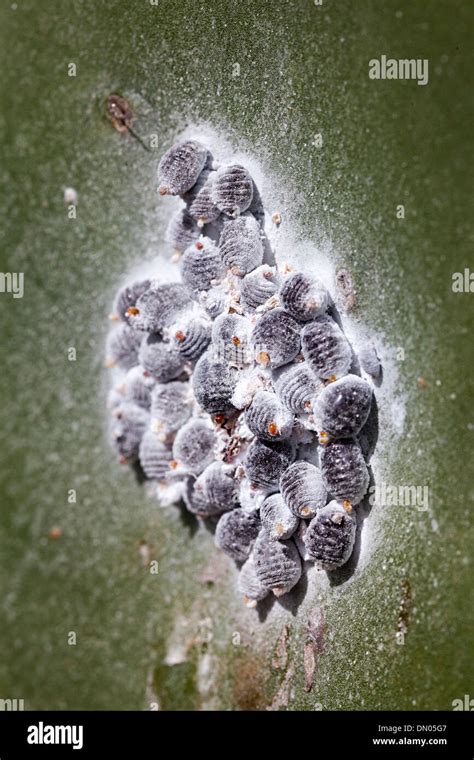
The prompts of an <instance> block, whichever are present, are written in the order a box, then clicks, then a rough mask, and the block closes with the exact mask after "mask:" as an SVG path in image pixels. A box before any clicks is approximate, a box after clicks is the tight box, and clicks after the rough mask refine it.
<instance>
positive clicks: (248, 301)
mask: <svg viewBox="0 0 474 760" xmlns="http://www.w3.org/2000/svg"><path fill="white" fill-rule="evenodd" d="M280 282H281V278H280V275H279V274H278V272H277V271H276V269H275V268H274V267H270V266H268V264H262V266H260V267H257V269H254V270H253V271H252V272H249V273H248V274H246V275H245V277H244V278H243V280H242V282H241V285H240V303H241V304H242V306H243V307H244V308H245V309H247V310H248V311H255V309H256V308H258V306H261V305H262V304H263V303H265V301H268V299H269V298H271V297H272V296H274V295H275V293H276V292H277V290H278V289H279V287H280Z"/></svg>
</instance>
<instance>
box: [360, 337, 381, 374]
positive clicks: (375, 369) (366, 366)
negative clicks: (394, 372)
mask: <svg viewBox="0 0 474 760" xmlns="http://www.w3.org/2000/svg"><path fill="white" fill-rule="evenodd" d="M358 357H359V361H360V366H361V367H362V369H363V370H364V372H367V374H368V375H370V376H371V377H373V378H374V379H376V378H378V377H380V373H381V371H382V364H381V362H380V359H379V357H378V355H377V350H376V348H375V346H374V344H373V343H367V344H366V345H365V346H363V347H362V348H361V349H360V351H359V353H358Z"/></svg>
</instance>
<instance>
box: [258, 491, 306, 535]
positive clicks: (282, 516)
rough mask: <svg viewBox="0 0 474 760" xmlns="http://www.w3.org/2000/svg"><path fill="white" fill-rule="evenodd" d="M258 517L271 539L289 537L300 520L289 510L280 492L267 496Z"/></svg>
mask: <svg viewBox="0 0 474 760" xmlns="http://www.w3.org/2000/svg"><path fill="white" fill-rule="evenodd" d="M260 519H261V521H262V525H263V527H264V528H265V530H266V531H267V533H268V535H269V536H270V538H271V539H272V540H273V541H284V540H285V539H287V538H290V536H292V535H293V533H294V532H295V530H296V529H297V527H298V525H299V522H300V521H299V518H298V517H296V516H295V515H294V514H293V512H290V510H289V509H288V507H287V506H286V504H285V502H284V501H283V496H282V495H281V494H280V493H274V494H272V495H271V496H267V498H266V499H265V501H264V502H263V504H262V506H261V507H260Z"/></svg>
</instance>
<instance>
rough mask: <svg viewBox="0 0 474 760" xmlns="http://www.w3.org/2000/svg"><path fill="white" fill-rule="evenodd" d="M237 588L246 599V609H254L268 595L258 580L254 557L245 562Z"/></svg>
mask: <svg viewBox="0 0 474 760" xmlns="http://www.w3.org/2000/svg"><path fill="white" fill-rule="evenodd" d="M237 588H238V590H239V592H240V593H241V594H242V596H243V597H244V604H245V606H246V607H250V608H254V607H256V606H257V603H258V602H260V601H261V600H262V599H265V597H266V596H267V595H268V589H267V587H266V586H264V585H263V583H261V582H260V581H259V580H258V578H257V573H256V571H255V562H254V560H253V555H252V554H251V555H250V557H249V558H248V559H247V560H246V561H245V562H244V564H243V565H242V567H241V569H240V573H239V577H238V580H237Z"/></svg>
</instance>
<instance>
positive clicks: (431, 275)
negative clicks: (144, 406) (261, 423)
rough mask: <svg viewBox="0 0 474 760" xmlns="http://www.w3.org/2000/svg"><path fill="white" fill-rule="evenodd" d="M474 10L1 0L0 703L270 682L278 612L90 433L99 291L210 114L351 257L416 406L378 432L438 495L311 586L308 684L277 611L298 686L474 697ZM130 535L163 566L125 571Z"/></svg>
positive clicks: (217, 694) (322, 698)
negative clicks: (472, 286) (168, 161)
mask: <svg viewBox="0 0 474 760" xmlns="http://www.w3.org/2000/svg"><path fill="white" fill-rule="evenodd" d="M470 23H472V11H470V10H469V4H468V3H466V2H465V1H464V0H462V1H461V0H449V2H448V1H447V0H439V1H438V2H434V0H432V2H430V3H427V2H426V0H410V2H408V1H407V0H396V1H393V2H392V1H391V0H384V2H369V1H368V0H359V1H358V2H357V3H355V2H348V1H347V0H337V1H336V0H323V5H322V6H321V7H317V6H315V5H314V3H313V2H311V0H295V1H294V2H283V1H282V2H278V3H270V2H265V0H253V2H249V0H242V1H241V2H239V3H236V2H232V1H231V0H228V1H227V2H224V0H213V1H211V2H206V3H204V2H203V3H201V2H196V1H195V0H185V1H183V0H179V2H176V0H158V4H157V6H156V7H155V6H152V5H151V4H150V3H149V2H147V0H133V1H131V0H123V1H121V2H116V1H113V0H111V1H110V2H92V1H91V0H84V1H83V2H81V1H80V0H70V1H69V2H60V0H56V1H53V0H45V1H43V0H42V1H41V2H38V1H37V0H18V2H17V3H15V4H12V3H10V2H5V0H2V2H1V7H0V30H1V31H0V67H1V71H2V77H1V84H0V94H1V103H0V105H1V116H0V142H1V145H2V147H1V151H2V160H1V187H2V207H1V212H0V227H1V233H0V234H1V245H0V256H1V261H0V265H1V269H2V271H23V272H24V273H25V295H24V298H23V299H18V300H13V299H12V298H11V296H9V295H7V294H0V314H1V326H2V341H1V366H2V372H1V373H0V393H1V399H2V404H1V406H0V423H1V430H2V445H1V467H0V488H1V510H0V524H1V546H2V551H1V555H0V568H1V587H2V623H1V626H0V629H1V631H0V642H1V645H0V650H1V652H2V657H1V663H0V697H2V698H7V697H11V698H14V697H17V698H23V699H25V701H26V705H27V707H30V708H40V709H53V708H58V709H74V708H76V709H125V708H128V709H148V707H149V705H150V703H152V702H154V701H157V702H158V703H159V704H160V707H163V708H170V709H183V708H199V707H202V706H204V707H213V708H254V707H256V708H263V707H265V706H268V705H269V704H271V703H272V700H273V698H274V696H275V694H276V693H277V692H278V689H279V686H280V684H281V683H282V682H284V678H285V676H284V673H283V671H282V669H275V668H274V667H272V665H271V652H272V650H273V648H274V643H275V639H276V638H277V637H278V635H279V633H280V631H281V628H282V627H283V625H284V623H285V616H284V615H283V614H282V615H280V617H276V616H273V618H272V616H271V615H270V616H269V618H268V620H267V622H266V623H264V622H262V623H259V622H258V620H257V618H256V616H255V614H254V613H252V612H246V613H245V614H244V613H242V612H241V609H240V602H239V600H238V599H237V597H236V595H235V592H234V590H233V588H232V583H233V579H234V574H233V570H232V568H231V567H230V564H227V562H226V561H224V562H222V561H219V564H218V567H219V581H218V582H217V583H216V584H214V586H207V585H206V584H204V583H203V582H202V580H201V573H202V570H203V568H204V567H205V565H206V563H207V562H208V561H209V559H210V558H211V560H212V557H213V556H214V549H213V544H212V537H211V536H210V535H209V534H208V533H206V532H205V531H202V532H201V531H200V532H199V533H197V534H195V535H193V534H192V530H191V528H190V526H189V525H187V526H186V525H185V523H184V522H183V520H182V518H181V516H180V513H179V512H178V511H177V510H174V509H171V510H168V511H165V510H162V509H160V508H159V507H157V505H156V503H155V502H153V501H152V500H151V499H149V498H148V497H147V496H146V494H145V491H144V490H143V488H141V487H140V486H139V485H138V484H136V483H135V482H134V480H133V478H132V477H131V476H130V474H129V473H128V472H126V471H125V470H123V469H120V468H119V466H118V465H117V464H116V463H115V462H114V461H113V457H112V455H111V453H110V450H109V448H108V445H107V442H106V439H105V425H104V412H103V407H104V387H105V386H104V370H103V368H102V361H103V356H102V347H103V339H104V334H105V330H106V329H107V320H106V316H107V313H108V311H109V308H110V300H111V296H112V294H113V292H114V289H115V287H116V285H117V282H118V281H119V278H120V277H121V275H122V274H123V273H124V272H125V271H126V270H127V269H129V268H130V266H131V265H132V264H133V263H134V262H136V261H140V260H142V259H144V258H147V257H148V258H150V257H151V256H153V255H154V253H156V251H157V245H158V241H160V240H161V239H162V236H163V231H164V224H165V219H164V214H163V211H162V210H158V211H157V209H160V208H161V207H159V203H158V200H157V197H156V193H155V185H154V173H155V169H156V162H157V159H158V157H159V155H160V154H161V153H162V152H163V150H164V149H166V148H167V147H169V145H170V144H171V142H172V141H173V140H174V139H175V137H176V135H177V134H178V133H179V132H180V131H181V130H182V129H183V128H184V127H186V125H188V124H189V123H196V122H197V123H199V122H200V121H205V122H208V123H209V124H211V125H212V126H213V127H214V128H215V129H217V130H223V132H224V133H225V134H227V135H230V136H231V137H233V138H234V139H235V141H236V144H237V146H239V147H240V146H245V147H246V148H248V149H249V150H250V151H251V152H252V153H254V154H255V155H256V156H257V157H258V158H259V160H260V161H261V163H262V165H263V166H264V167H265V169H266V170H267V171H269V172H274V173H275V175H276V176H278V177H279V178H280V182H281V185H282V192H283V193H284V196H285V197H286V199H287V218H288V220H289V222H290V223H291V222H292V221H297V222H298V224H299V225H300V226H301V229H302V230H303V231H304V234H305V235H307V236H310V237H312V238H313V239H314V240H320V239H322V238H323V237H329V238H330V239H331V241H332V245H333V249H334V251H335V252H336V255H337V256H338V257H339V258H340V260H341V261H344V262H345V263H346V264H347V265H349V266H350V267H351V269H352V270H353V272H354V275H355V278H356V281H357V286H358V291H359V303H360V306H359V309H358V316H360V318H361V319H362V320H363V322H364V323H365V324H367V325H369V326H371V327H373V328H375V329H377V330H378V331H381V332H383V333H385V335H386V336H387V340H388V342H389V343H390V344H391V345H393V346H398V347H402V348H403V349H404V351H405V357H406V358H405V360H404V361H403V362H400V363H399V372H400V390H401V391H403V392H404V393H405V394H406V399H407V418H406V425H405V433H404V435H403V437H401V438H395V437H394V438H393V440H392V441H390V440H388V441H387V440H386V441H385V444H384V445H385V446H388V447H389V448H390V446H391V447H392V452H391V456H392V457H393V461H392V462H391V465H390V467H391V473H390V478H391V482H393V483H395V484H416V485H425V484H426V485H429V487H430V489H431V493H432V511H431V512H430V513H420V512H413V511H410V510H408V509H403V508H401V509H400V508H399V509H392V510H391V511H390V510H389V512H388V514H387V517H386V519H385V539H384V542H383V543H381V544H379V545H378V548H377V550H376V552H375V554H374V555H373V557H372V559H371V562H370V564H369V566H368V567H367V568H366V569H365V570H364V572H362V573H361V574H360V576H358V577H356V578H355V579H354V580H353V582H352V583H350V584H348V585H346V586H340V587H338V588H334V589H332V590H331V591H330V593H329V594H328V595H325V596H324V599H323V600H322V603H323V605H324V607H325V609H326V619H327V631H328V632H327V641H326V646H325V651H324V653H323V654H321V656H320V657H319V659H318V669H317V675H316V682H315V687H314V689H313V692H311V694H309V695H307V694H305V693H304V692H303V690H302V662H301V656H302V645H303V641H304V634H303V629H304V624H305V622H306V617H305V614H306V613H305V614H303V611H302V608H300V612H299V613H298V615H295V616H294V615H291V614H290V613H288V616H287V617H288V622H289V625H290V635H289V654H290V658H289V664H290V672H289V674H287V678H288V682H290V681H291V682H292V683H293V687H294V698H293V699H292V700H290V702H289V705H288V706H289V707H290V708H306V709H313V708H314V706H315V704H316V703H321V704H322V706H323V709H335V708H343V709H351V708H363V709H370V708H381V709H390V708H394V709H404V708H405V709H406V708H408V709H410V708H411V707H414V706H416V707H417V708H431V709H433V708H434V709H450V707H451V702H452V700H453V699H455V698H457V697H462V695H464V694H465V693H470V694H471V696H472V695H473V689H474V684H473V675H474V674H473V667H472V643H473V642H472V627H473V623H474V620H473V610H474V599H473V592H472V588H473V585H472V539H473V535H472V534H473V531H472V517H471V514H470V510H471V509H472V501H473V496H474V494H473V486H472V457H471V450H472V436H473V434H474V420H473V418H472V409H473V400H474V399H473V393H472V388H473V385H472V371H473V360H472V328H473V300H472V299H473V298H474V295H472V294H471V295H468V294H459V295H455V294H453V293H452V291H451V275H452V273H453V272H456V271H462V270H463V269H464V267H466V266H471V267H473V265H474V261H473V257H472V228H471V229H470V228H469V225H468V221H469V217H470V216H471V217H472V205H470V203H469V193H470V191H471V189H472V187H471V183H472V166H469V163H468V158H467V156H466V153H465V145H466V142H467V139H468V137H469V133H470V129H471V127H470V125H469V117H470V116H472V88H471V94H470V95H469V94H468V93H469V89H470V83H469V81H468V69H469V60H468V55H469V47H470V46H471V45H470V40H469V35H468V31H469V24H470ZM381 54H386V55H389V56H393V57H396V58H399V57H415V58H420V57H421V58H429V60H430V83H429V85H428V86H426V87H419V86H417V84H416V83H415V82H388V81H386V82H381V81H380V82H373V81H370V80H369V79H368V76H367V62H368V60H369V59H370V58H372V57H378V56H380V55H381ZM70 62H74V63H76V64H77V76H76V77H68V76H67V67H68V63H70ZM235 63H239V64H240V67H241V71H240V76H239V77H233V76H232V71H233V64H235ZM117 91H118V92H120V93H121V94H122V95H124V96H125V97H127V99H128V100H129V102H130V104H131V106H132V108H133V110H134V111H135V112H136V114H137V121H136V125H135V126H136V130H137V132H139V134H140V135H142V136H143V137H144V138H146V137H147V136H149V135H151V134H152V133H156V134H157V135H158V138H159V146H158V147H157V148H156V150H155V151H154V154H155V155H153V154H150V153H147V152H146V151H145V150H144V149H143V148H142V147H141V146H140V145H139V143H138V142H136V141H135V140H133V138H132V137H130V136H127V137H121V136H119V135H118V134H117V133H115V132H114V131H113V130H112V128H111V126H110V123H109V122H108V121H107V120H106V119H105V117H104V100H105V98H106V97H107V96H108V95H109V94H110V93H111V92H117ZM317 133H322V135H323V147H322V148H320V149H318V148H316V147H313V146H312V142H313V140H314V136H315V135H316V134H317ZM67 185H72V186H74V187H75V188H76V189H77V191H78V193H79V206H78V217H77V219H76V220H69V219H68V218H67V213H66V208H65V205H64V202H63V198H62V191H63V188H64V187H65V186H67ZM400 203H403V204H405V207H406V218H405V220H403V221H401V220H397V218H396V215H395V209H396V206H397V204H400ZM470 236H471V237H470ZM473 268H474V267H473ZM69 346H75V347H76V350H77V361H76V362H69V361H68V360H67V349H68V347H69ZM420 375H421V376H423V377H424V378H426V383H427V385H426V388H424V389H422V388H420V387H419V386H418V383H417V378H418V377H419V376H420ZM395 447H396V451H395V450H393V448H395ZM383 450H385V449H382V451H383ZM70 488H76V489H77V495H78V500H77V504H76V505H69V504H68V503H67V491H68V489H70ZM371 519H372V516H371ZM433 520H435V521H436V522H435V523H433ZM53 525H59V526H60V527H61V528H62V531H63V533H62V536H61V538H60V539H59V540H56V541H53V540H51V539H49V538H48V531H49V529H50V528H51V527H52V526H53ZM143 540H145V541H147V542H148V543H149V544H150V545H151V547H152V548H151V552H152V557H154V558H156V559H158V560H159V563H160V573H159V575H158V576H153V575H150V574H149V573H148V571H147V570H146V569H145V568H144V566H143V560H142V558H141V556H140V553H139V542H140V541H143ZM406 578H409V581H410V585H411V590H412V595H413V602H412V607H411V612H410V623H409V630H408V634H407V636H406V640H405V644H404V646H400V645H397V644H396V642H395V638H394V637H395V631H396V625H397V615H398V607H399V605H400V601H401V598H402V588H401V584H402V583H403V582H404V579H406ZM207 618H210V619H211V620H212V622H213V631H212V641H206V639H207V638H208V636H207V634H206V631H208V623H206V622H204V623H203V622H202V621H203V620H204V621H206V619H207ZM271 618H272V622H270V619H271ZM180 619H183V620H188V629H189V631H190V633H188V634H186V635H184V634H183V633H182V631H181V633H179V632H178V633H177V634H176V637H177V638H178V639H179V640H183V639H188V640H189V639H193V642H194V643H190V645H189V646H190V649H189V653H188V655H187V661H186V662H184V663H182V664H180V665H174V666H173V665H167V664H166V663H165V662H164V658H165V654H166V652H167V651H168V650H169V642H170V637H171V638H173V637H172V631H173V628H174V627H176V626H178V628H179V624H178V623H177V622H176V621H179V620H180ZM199 621H201V622H200V623H199ZM70 631H75V632H76V634H77V644H76V646H69V645H68V643H67V636H68V632H70ZM236 632H238V633H240V634H241V643H240V645H236V644H235V641H236V639H235V633H236ZM233 637H234V638H233ZM206 667H209V669H210V672H211V673H213V674H214V676H213V677H214V678H215V681H214V682H213V685H209V684H208V685H207V686H206V684H205V683H204V681H205V673H204V670H205V668H206ZM293 667H294V675H293V676H292V670H291V668H293ZM199 669H201V670H199ZM199 673H201V675H200V676H199ZM203 673H204V674H203ZM216 673H218V676H216ZM210 683H211V684H212V680H211V682H210ZM155 695H156V696H155Z"/></svg>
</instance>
